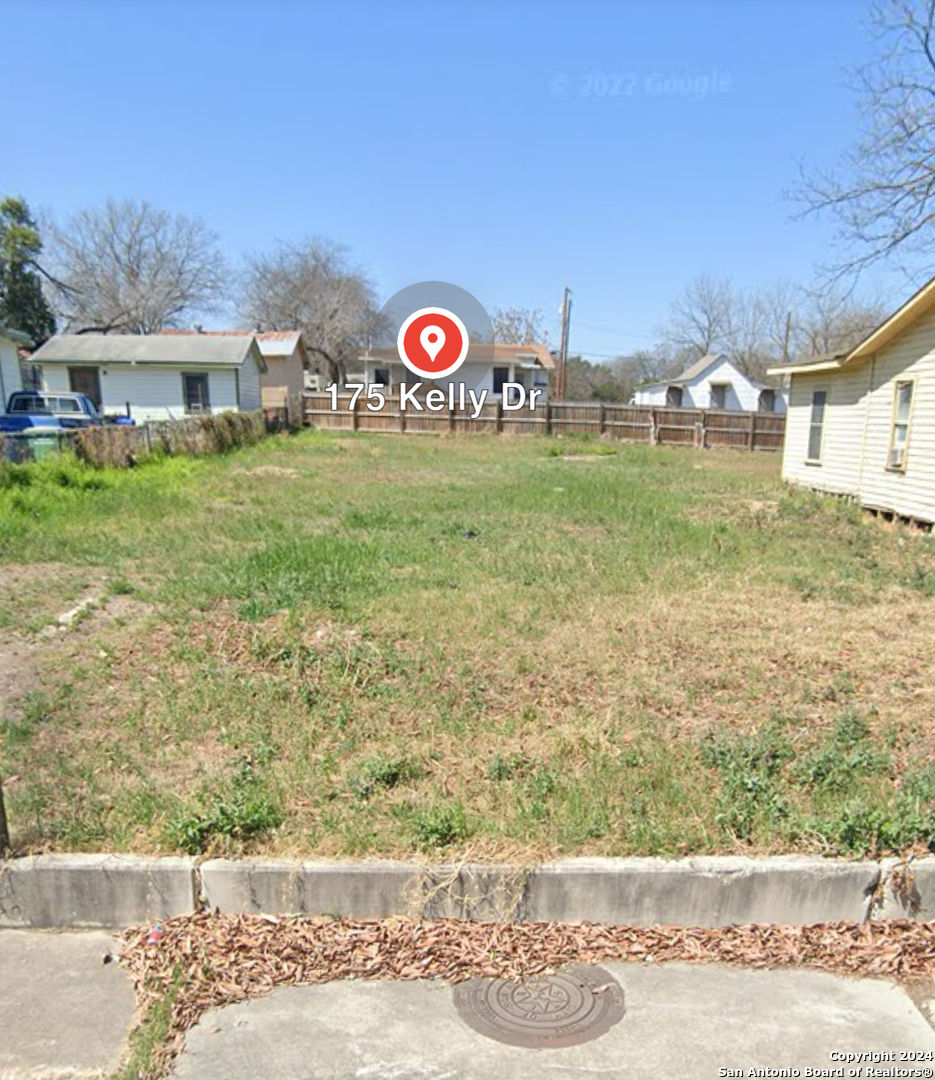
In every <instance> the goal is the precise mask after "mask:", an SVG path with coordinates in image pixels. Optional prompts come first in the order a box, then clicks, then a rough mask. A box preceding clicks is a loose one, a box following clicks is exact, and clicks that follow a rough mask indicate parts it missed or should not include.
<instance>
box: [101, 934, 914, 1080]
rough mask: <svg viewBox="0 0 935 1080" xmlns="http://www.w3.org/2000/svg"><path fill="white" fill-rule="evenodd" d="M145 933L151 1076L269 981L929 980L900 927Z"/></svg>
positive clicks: (131, 953)
mask: <svg viewBox="0 0 935 1080" xmlns="http://www.w3.org/2000/svg"><path fill="white" fill-rule="evenodd" d="M148 930H149V928H148V927H147V928H140V929H135V930H129V931H127V932H126V934H125V935H124V950H123V953H122V962H123V964H124V966H125V967H126V968H127V969H128V970H129V972H130V973H131V975H132V977H133V979H134V982H135V984H136V990H137V995H138V998H139V999H140V1004H141V1005H142V1006H143V1007H144V1008H146V1007H148V1006H150V1005H152V1004H154V1003H155V1002H157V1001H159V1000H161V999H163V998H164V996H165V995H167V994H169V993H170V991H172V989H173V987H175V988H176V996H175V1003H174V1006H173V1016H172V1032H173V1038H172V1040H171V1042H170V1044H169V1045H167V1046H166V1047H165V1048H164V1050H163V1052H162V1053H161V1054H160V1055H159V1059H158V1061H157V1062H155V1065H156V1066H157V1067H158V1068H159V1069H162V1068H165V1066H166V1065H167V1064H168V1063H169V1061H171V1059H172V1057H173V1056H174V1055H175V1053H176V1052H177V1050H178V1049H179V1047H180V1045H181V1040H182V1038H183V1036H184V1032H185V1031H186V1030H187V1029H188V1028H189V1027H191V1025H192V1024H194V1023H195V1022H196V1021H197V1020H198V1018H199V1017H200V1015H201V1014H202V1012H203V1011H204V1010H205V1009H207V1008H210V1007H212V1006H218V1005H227V1004H231V1003H233V1002H237V1001H242V1000H244V999H245V998H248V997H254V996H257V995H259V994H263V993H266V992H267V991H269V990H271V989H272V988H273V987H276V986H294V985H298V984H301V983H322V982H330V981H333V980H336V979H426V978H441V979H446V980H449V981H450V982H457V981H458V980H461V979H466V978H470V977H473V976H489V977H496V978H513V979H519V978H523V977H528V976H532V975H536V974H539V973H541V972H543V971H546V970H550V969H553V968H557V967H560V966H561V965H563V964H568V963H571V962H579V963H601V962H607V961H613V960H630V961H638V962H644V963H645V962H665V961H673V960H679V961H683V962H690V963H705V962H707V963H726V964H742V965H744V966H747V967H755V968H769V967H784V966H790V965H798V966H805V967H812V968H822V969H824V970H826V971H832V972H838V973H842V974H848V975H858V976H888V977H891V978H901V979H916V978H922V977H925V976H929V977H931V976H932V975H933V974H935V923H925V922H914V921H903V920H892V921H886V922H875V923H864V924H858V923H843V922H839V923H821V924H818V925H815V926H781V925H780V926H773V925H752V926H729V927H722V928H719V929H698V928H685V927H672V926H655V927H649V928H637V927H630V926H598V925H592V924H588V923H582V924H578V923H509V924H505V923H478V922H459V921H456V920H453V919H442V920H433V921H419V920H413V919H403V918H391V919H385V920H382V921H355V920H351V919H324V918H314V919H309V918H299V917H288V918H276V919H274V918H271V917H266V916H258V915H211V914H207V913H203V914H198V915H189V916H184V917H181V918H178V919H172V920H170V921H168V922H166V923H164V924H163V925H162V927H161V935H160V936H159V939H158V941H155V942H154V943H152V944H147V938H148V936H149V935H148Z"/></svg>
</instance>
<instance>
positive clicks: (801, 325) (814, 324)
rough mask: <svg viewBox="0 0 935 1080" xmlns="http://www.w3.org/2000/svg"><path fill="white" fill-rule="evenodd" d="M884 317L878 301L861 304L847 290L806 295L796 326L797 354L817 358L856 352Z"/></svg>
mask: <svg viewBox="0 0 935 1080" xmlns="http://www.w3.org/2000/svg"><path fill="white" fill-rule="evenodd" d="M884 316H885V311H884V309H883V306H882V305H881V304H879V303H878V302H873V301H870V302H864V303H861V302H859V301H857V300H855V299H854V298H853V296H852V295H851V293H850V292H849V291H845V290H843V289H821V290H819V291H816V292H813V293H809V294H806V295H805V296H804V297H803V301H802V304H801V305H800V307H799V310H798V314H797V318H796V322H795V325H794V327H793V335H794V348H795V351H796V353H797V354H798V355H800V356H817V355H824V354H826V353H832V354H833V353H839V352H844V351H845V350H847V349H852V348H853V347H854V346H855V345H857V344H858V342H860V341H861V340H863V338H865V337H866V336H867V334H869V333H870V331H871V330H873V329H874V328H875V327H876V326H878V325H879V324H880V323H881V322H882V321H883V318H884Z"/></svg>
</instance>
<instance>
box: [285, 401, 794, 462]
mask: <svg viewBox="0 0 935 1080" xmlns="http://www.w3.org/2000/svg"><path fill="white" fill-rule="evenodd" d="M419 401H420V403H423V404H424V398H420V399H419ZM350 403H351V395H350V394H346V395H338V399H337V404H338V407H337V409H336V410H334V409H332V407H331V405H332V399H331V395H330V394H324V393H306V395H305V423H306V424H307V425H309V426H311V427H316V428H321V429H325V430H332V431H377V432H379V431H383V432H408V433H413V434H431V433H434V434H436V435H441V434H446V433H447V434H458V433H460V432H472V433H484V432H486V433H488V434H503V435H606V436H608V437H609V438H612V439H621V440H624V441H626V442H642V443H649V444H650V445H652V446H691V447H696V448H699V449H700V448H716V447H718V448H724V447H726V448H732V449H737V450H781V449H782V441H783V436H784V434H785V427H786V418H785V416H784V415H783V414H781V413H766V412H730V411H728V410H721V409H717V410H715V409H666V408H656V407H654V406H651V405H612V404H604V403H602V402H596V401H587V402H576V401H547V402H541V401H540V402H538V403H537V406H536V408H535V409H530V408H529V407H528V405H527V406H524V407H523V408H522V409H518V410H515V411H511V410H507V409H504V408H503V406H502V404H501V402H500V401H487V402H485V404H484V405H483V406H482V407H481V410H480V412H479V415H478V416H477V417H476V418H474V417H473V412H474V409H473V408H472V407H471V405H470V403H468V407H467V408H466V409H459V408H457V407H456V408H454V409H449V408H448V407H447V405H446V406H445V408H444V409H443V410H442V411H441V412H430V411H429V410H428V409H425V410H424V411H423V412H417V411H415V410H414V409H413V408H412V407H411V406H410V407H407V408H406V410H405V411H400V408H399V400H398V398H394V396H393V395H390V394H387V397H386V402H385V404H384V405H383V407H382V408H381V409H380V410H379V411H377V412H374V411H371V410H370V409H368V408H367V399H366V398H365V397H364V396H363V394H361V395H360V396H359V397H358V399H357V402H356V407H355V408H354V409H353V410H351V409H350Z"/></svg>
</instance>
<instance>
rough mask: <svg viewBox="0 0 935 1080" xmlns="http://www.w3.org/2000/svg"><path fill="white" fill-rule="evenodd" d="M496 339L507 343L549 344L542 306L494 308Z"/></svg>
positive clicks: (494, 333) (493, 320) (494, 334)
mask: <svg viewBox="0 0 935 1080" xmlns="http://www.w3.org/2000/svg"><path fill="white" fill-rule="evenodd" d="M491 322H492V323H493V337H494V341H498V342H501V343H502V344H505V345H547V344H548V340H549V334H548V331H547V330H546V329H545V317H544V315H543V314H542V309H541V308H526V307H511V308H494V313H493V318H492V319H491Z"/></svg>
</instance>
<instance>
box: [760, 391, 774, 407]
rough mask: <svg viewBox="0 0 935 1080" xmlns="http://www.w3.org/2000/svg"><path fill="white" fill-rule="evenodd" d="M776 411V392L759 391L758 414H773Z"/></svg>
mask: <svg viewBox="0 0 935 1080" xmlns="http://www.w3.org/2000/svg"><path fill="white" fill-rule="evenodd" d="M775 411H776V391H775V390H761V391H760V412H775Z"/></svg>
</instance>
